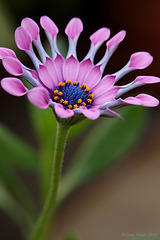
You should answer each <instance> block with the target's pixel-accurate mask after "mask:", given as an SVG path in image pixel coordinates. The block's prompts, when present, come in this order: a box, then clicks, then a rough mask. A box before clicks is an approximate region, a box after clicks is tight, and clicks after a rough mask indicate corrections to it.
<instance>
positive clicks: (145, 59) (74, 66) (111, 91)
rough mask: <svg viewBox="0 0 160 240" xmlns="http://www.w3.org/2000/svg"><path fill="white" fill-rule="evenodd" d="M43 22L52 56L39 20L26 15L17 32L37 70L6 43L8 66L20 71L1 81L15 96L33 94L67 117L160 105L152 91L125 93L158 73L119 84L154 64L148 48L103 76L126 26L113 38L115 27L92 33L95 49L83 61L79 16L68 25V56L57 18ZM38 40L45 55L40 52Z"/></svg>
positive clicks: (1, 52) (113, 114)
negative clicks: (103, 49) (79, 46)
mask: <svg viewBox="0 0 160 240" xmlns="http://www.w3.org/2000/svg"><path fill="white" fill-rule="evenodd" d="M40 23H41V26H42V28H43V29H44V30H45V33H46V36H47V38H48V41H49V43H50V47H51V53H52V57H51V56H49V55H48V54H47V53H46V51H45V50H44V48H43V46H42V44H41V40H40V35H39V32H40V30H39V27H38V25H37V24H36V23H35V22H34V21H33V20H32V19H30V18H25V19H23V20H22V22H21V26H20V27H18V28H17V29H16V31H15V41H16V44H17V46H18V48H19V49H21V50H23V51H25V52H26V53H27V54H28V55H29V57H30V58H31V60H32V62H33V65H34V69H29V68H28V67H26V66H24V65H23V64H22V63H21V62H20V61H19V60H18V59H17V57H16V54H15V53H14V52H13V51H12V50H10V49H7V48H0V58H1V59H2V63H3V66H4V68H5V69H6V70H7V71H8V72H9V73H10V74H12V75H13V76H16V77H8V78H3V79H2V81H1V86H2V87H3V89H4V90H5V91H7V92H8V93H10V94H12V95H14V96H23V95H25V94H27V97H28V99H29V101H30V102H31V103H32V104H34V105H35V106H37V107H39V108H42V109H45V108H48V107H51V108H53V110H54V113H55V114H56V115H57V117H58V118H61V119H66V118H69V119H73V118H72V117H73V116H74V115H79V116H81V117H86V118H89V119H92V120H93V119H97V118H98V117H100V116H106V117H119V118H121V116H120V115H119V114H118V113H116V112H114V111H113V109H115V108H118V107H121V106H124V105H128V104H132V105H142V106H147V107H154V106H157V105H158V104H159V101H158V100H157V99H156V98H154V97H152V96H150V95H147V94H139V95H137V96H135V97H127V98H125V99H124V98H121V96H122V95H123V94H124V93H126V92H128V91H130V90H132V89H133V88H135V87H139V86H142V85H144V84H150V83H157V82H160V79H159V78H158V77H153V76H138V77H137V78H136V79H135V80H134V81H132V82H131V83H129V84H127V85H124V86H117V85H115V84H116V82H117V81H118V80H119V79H120V78H121V77H123V76H124V75H125V74H127V73H128V72H131V71H133V70H136V69H144V68H146V67H148V66H149V65H150V64H151V62H152V60H153V58H152V56H151V55H150V54H149V53H147V52H137V53H134V54H132V55H131V57H130V60H129V62H128V63H127V64H126V65H125V66H124V67H123V68H122V69H121V70H119V71H118V72H116V73H113V74H110V75H105V76H102V75H103V72H104V69H105V67H106V65H107V63H108V61H109V59H110V57H111V56H112V54H113V53H114V51H115V50H116V49H117V47H118V45H119V44H120V42H121V41H122V40H123V39H124V37H125V35H126V32H125V31H120V32H119V33H117V34H116V35H115V36H113V37H112V38H111V39H110V40H108V38H109V36H110V30H109V29H108V28H101V29H99V30H98V31H96V32H95V33H93V34H92V35H91V36H90V41H91V46H90V49H89V51H88V53H87V55H86V57H85V58H84V59H83V60H82V61H79V60H78V59H77V53H76V45H77V41H78V38H79V35H80V33H81V32H82V30H83V24H82V22H81V20H80V19H79V18H73V19H71V20H70V22H69V23H68V25H67V27H66V29H65V33H66V35H67V36H68V40H69V48H68V53H67V56H66V58H64V57H63V56H62V55H61V54H60V52H59V49H58V46H57V34H58V28H57V26H56V25H55V23H54V22H53V21H52V20H51V19H50V18H49V17H47V16H43V17H41V19H40ZM107 40H108V41H107ZM104 41H107V42H106V52H105V54H104V56H103V58H102V59H101V60H100V61H99V62H98V63H97V64H96V65H95V64H94V56H95V54H96V51H97V50H98V48H99V47H100V46H101V45H102V43H103V42H104ZM33 45H34V47H36V49H37V51H38V53H39V56H40V58H38V57H37V55H36V54H35V52H34V50H33ZM18 76H21V77H23V78H24V79H26V80H27V81H28V82H29V83H30V84H31V85H32V86H33V88H32V89H30V90H29V89H27V88H26V87H25V86H24V84H23V83H22V81H21V80H20V79H18V78H17V77H18Z"/></svg>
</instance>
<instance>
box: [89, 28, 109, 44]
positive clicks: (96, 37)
mask: <svg viewBox="0 0 160 240" xmlns="http://www.w3.org/2000/svg"><path fill="white" fill-rule="evenodd" d="M109 36H110V29H109V28H100V29H99V30H97V31H96V32H95V33H93V34H92V35H91V36H90V40H91V42H92V43H93V45H94V46H95V45H97V44H98V43H101V42H104V41H106V40H107V39H108V38H109Z"/></svg>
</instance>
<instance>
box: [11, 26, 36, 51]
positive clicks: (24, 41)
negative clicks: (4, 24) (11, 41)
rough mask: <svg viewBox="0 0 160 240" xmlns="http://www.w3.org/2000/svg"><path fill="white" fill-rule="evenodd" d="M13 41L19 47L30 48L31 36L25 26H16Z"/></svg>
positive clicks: (22, 48)
mask: <svg viewBox="0 0 160 240" xmlns="http://www.w3.org/2000/svg"><path fill="white" fill-rule="evenodd" d="M15 41H16V44H17V47H18V48H19V49H21V50H30V45H31V43H32V36H31V34H30V33H29V32H28V31H27V30H26V29H25V28H23V27H18V28H17V29H16V31H15Z"/></svg>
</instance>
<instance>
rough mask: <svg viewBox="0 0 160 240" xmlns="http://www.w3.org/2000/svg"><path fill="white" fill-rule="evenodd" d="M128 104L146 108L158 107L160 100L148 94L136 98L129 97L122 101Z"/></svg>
mask: <svg viewBox="0 0 160 240" xmlns="http://www.w3.org/2000/svg"><path fill="white" fill-rule="evenodd" d="M122 101H123V102H124V103H126V104H132V105H141V106H145V107H156V106H158V105H159V101H158V99H156V98H155V97H153V96H151V95H148V94H143V93H142V94H139V95H137V96H136V97H128V98H126V99H123V100H122Z"/></svg>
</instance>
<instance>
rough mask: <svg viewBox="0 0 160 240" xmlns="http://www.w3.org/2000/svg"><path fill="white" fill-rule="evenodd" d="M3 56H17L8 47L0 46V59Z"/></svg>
mask: <svg viewBox="0 0 160 240" xmlns="http://www.w3.org/2000/svg"><path fill="white" fill-rule="evenodd" d="M5 57H13V58H17V57H16V54H15V52H14V51H13V50H11V49H9V48H3V47H0V59H3V58H5Z"/></svg>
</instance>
